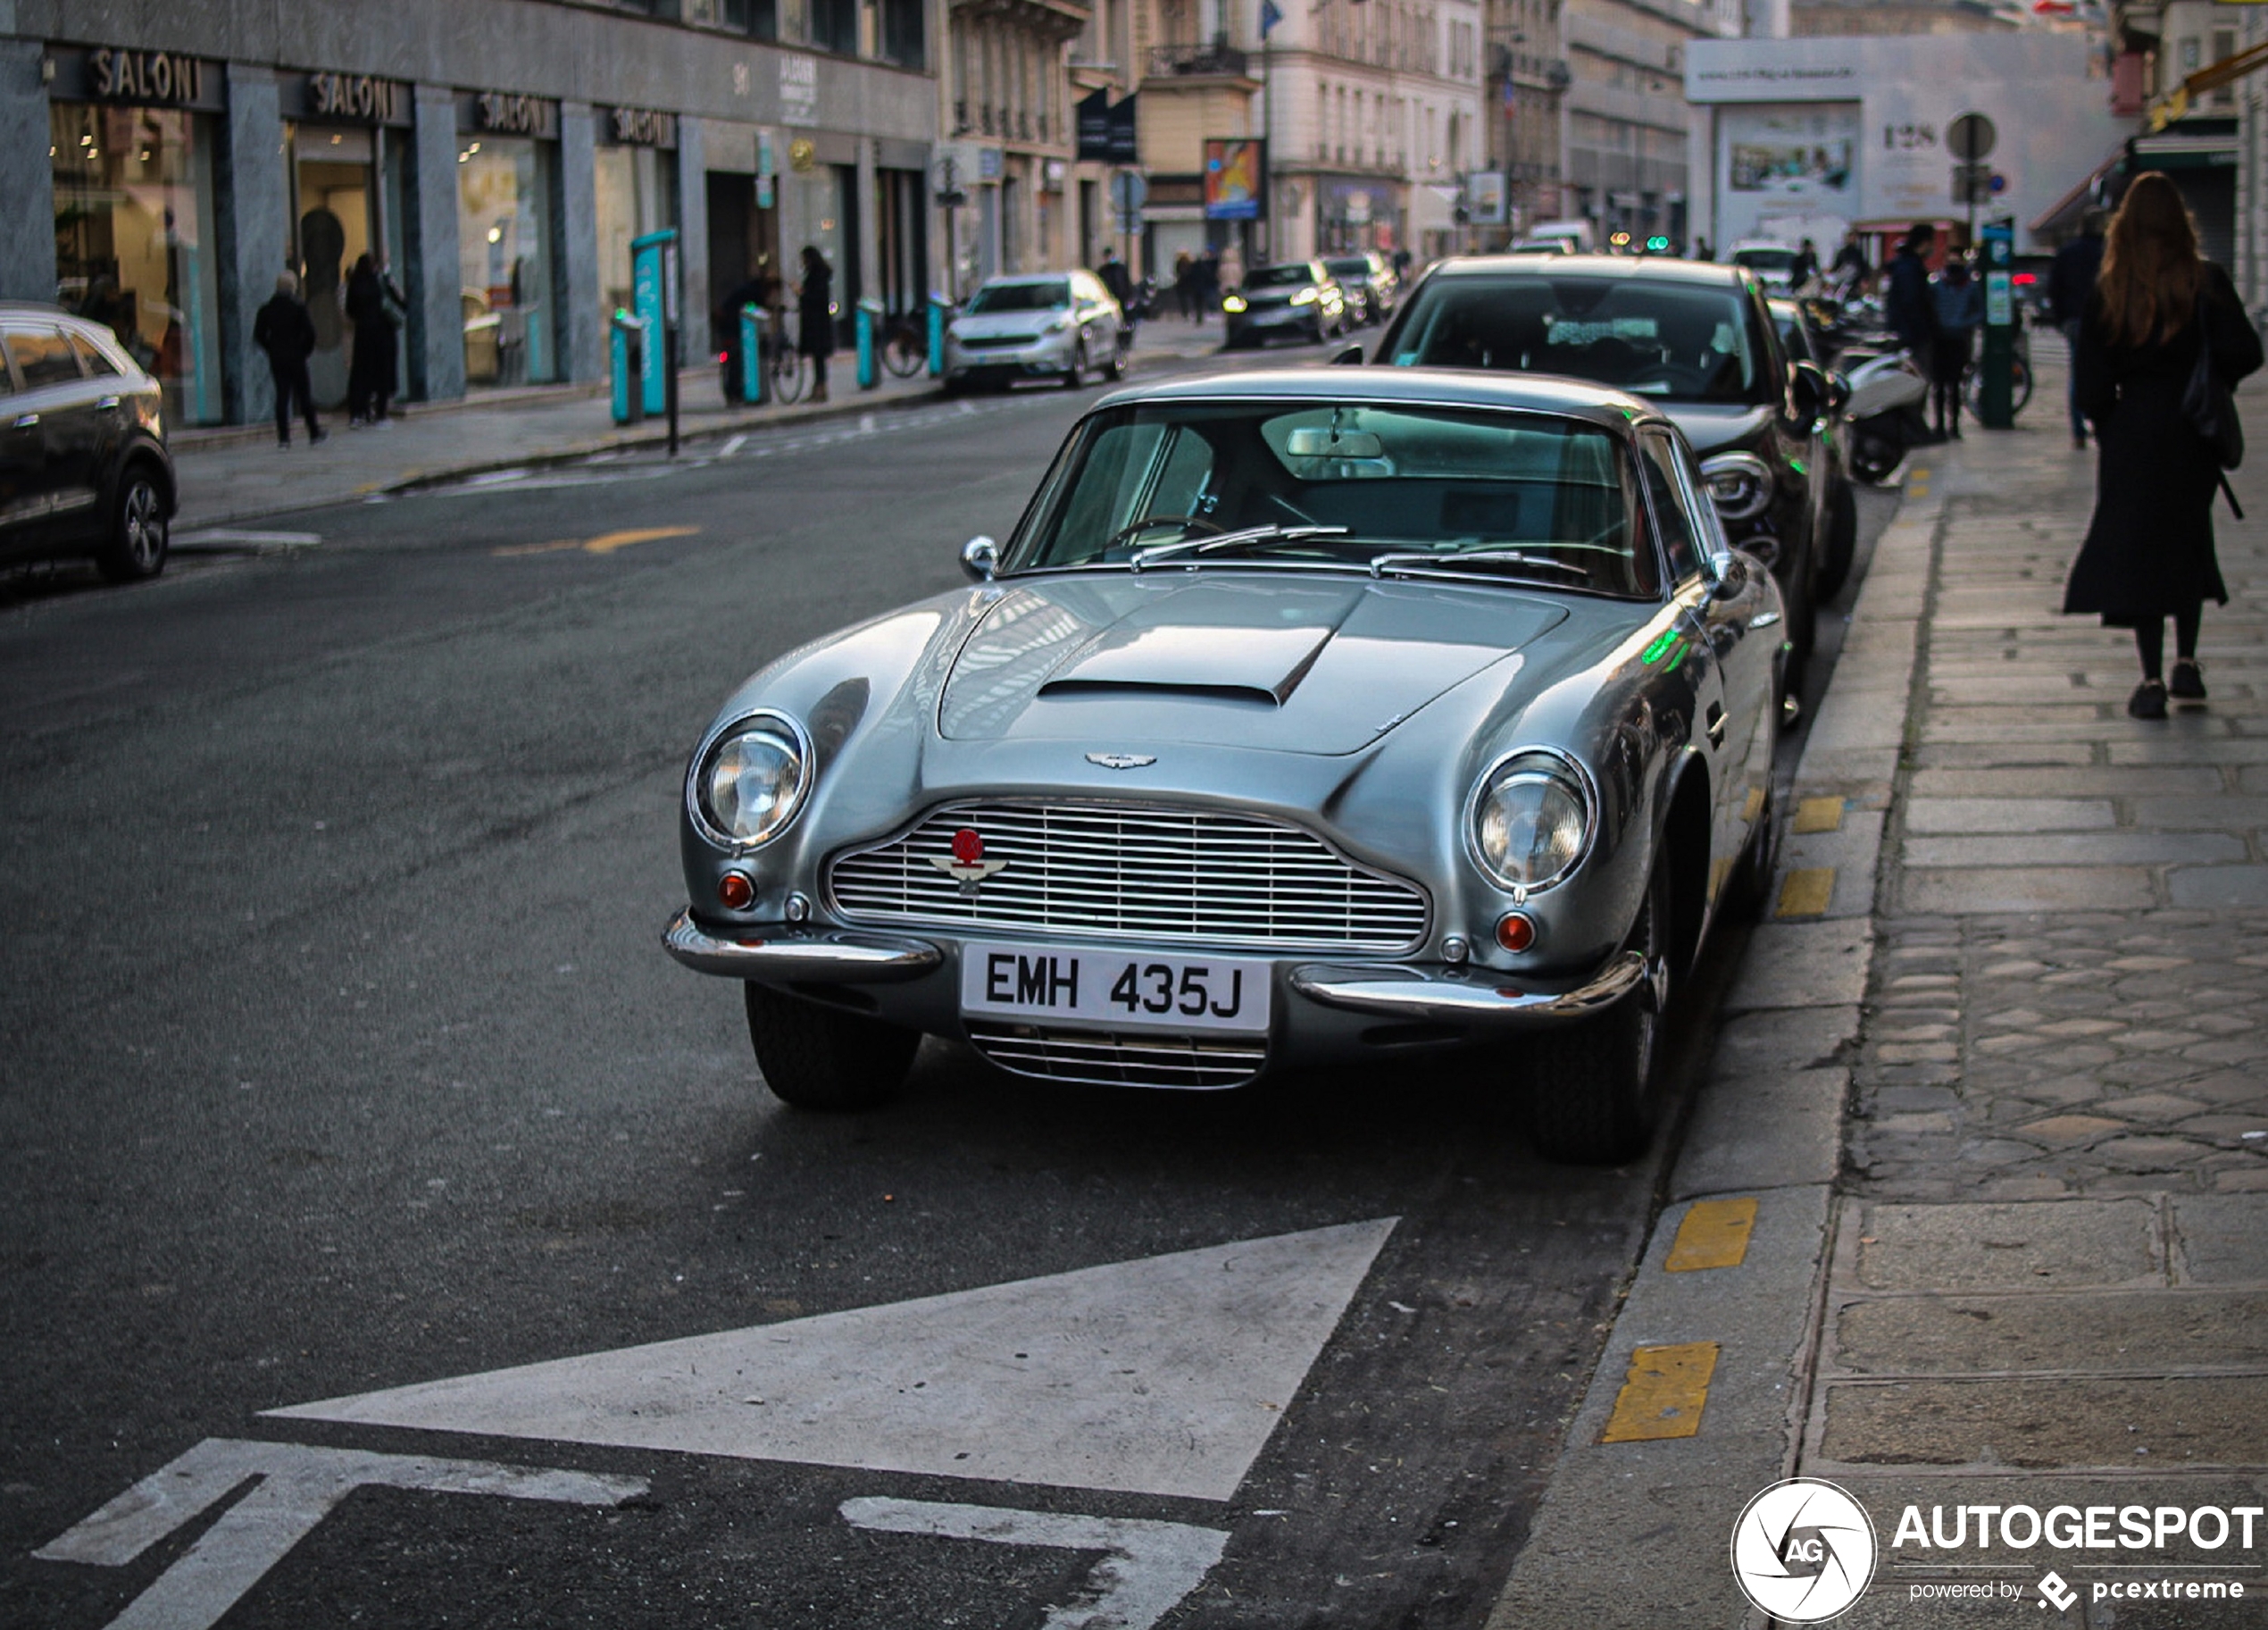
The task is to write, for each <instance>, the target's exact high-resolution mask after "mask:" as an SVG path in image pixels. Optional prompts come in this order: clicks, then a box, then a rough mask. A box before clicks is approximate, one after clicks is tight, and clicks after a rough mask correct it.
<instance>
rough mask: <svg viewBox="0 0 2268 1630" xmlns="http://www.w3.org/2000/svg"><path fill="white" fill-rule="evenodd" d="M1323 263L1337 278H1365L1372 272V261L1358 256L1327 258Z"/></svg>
mask: <svg viewBox="0 0 2268 1630" xmlns="http://www.w3.org/2000/svg"><path fill="white" fill-rule="evenodd" d="M1323 264H1324V265H1325V266H1327V267H1329V268H1330V274H1331V276H1333V277H1335V278H1365V279H1367V278H1368V277H1369V276H1370V274H1371V263H1370V262H1368V261H1366V260H1363V259H1362V258H1361V257H1359V256H1357V257H1356V258H1355V259H1354V260H1327V261H1325V262H1324V263H1323Z"/></svg>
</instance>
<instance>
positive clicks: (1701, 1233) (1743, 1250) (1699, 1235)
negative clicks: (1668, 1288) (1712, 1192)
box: [1662, 1200, 1756, 1274]
mask: <svg viewBox="0 0 2268 1630" xmlns="http://www.w3.org/2000/svg"><path fill="white" fill-rule="evenodd" d="M1755 1225H1756V1202H1755V1200H1697V1201H1695V1202H1694V1204H1693V1205H1692V1207H1691V1208H1688V1210H1687V1212H1686V1214H1685V1220H1684V1221H1683V1222H1681V1223H1680V1224H1679V1225H1678V1237H1677V1238H1676V1239H1674V1240H1672V1241H1670V1258H1669V1260H1668V1261H1666V1262H1664V1263H1663V1265H1662V1271H1663V1273H1665V1274H1690V1273H1694V1272H1697V1270H1699V1269H1701V1268H1705V1267H1739V1266H1740V1264H1741V1263H1742V1261H1743V1260H1745V1259H1746V1258H1747V1255H1748V1233H1749V1231H1750V1230H1751V1229H1753V1228H1755Z"/></svg>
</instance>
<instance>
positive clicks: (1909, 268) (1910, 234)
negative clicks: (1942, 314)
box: [1882, 221, 1938, 371]
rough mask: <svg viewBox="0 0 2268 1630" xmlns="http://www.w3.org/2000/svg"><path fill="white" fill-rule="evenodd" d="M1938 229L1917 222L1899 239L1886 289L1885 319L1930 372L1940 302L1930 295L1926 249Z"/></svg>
mask: <svg viewBox="0 0 2268 1630" xmlns="http://www.w3.org/2000/svg"><path fill="white" fill-rule="evenodd" d="M1937 237H1938V230H1937V228H1935V227H1933V226H1931V225H1930V223H1929V222H1926V221H1921V222H1915V223H1914V226H1913V227H1912V228H1910V229H1909V230H1907V232H1906V234H1905V237H1904V238H1901V239H1899V240H1898V247H1897V254H1896V255H1892V256H1890V263H1889V268H1888V271H1887V274H1886V276H1885V279H1884V282H1885V287H1884V288H1883V291H1882V321H1883V322H1885V323H1887V324H1888V325H1889V330H1890V331H1891V332H1892V333H1894V334H1896V335H1897V341H1898V344H1899V345H1900V346H1902V347H1905V350H1906V351H1907V352H1908V353H1910V354H1911V355H1913V358H1914V361H1915V362H1916V363H1918V364H1921V366H1922V369H1923V370H1924V371H1927V370H1928V369H1929V367H1930V363H1931V361H1932V355H1933V353H1932V346H1933V343H1934V342H1935V340H1936V339H1937V337H1938V310H1937V304H1936V302H1935V300H1934V299H1932V298H1931V297H1930V266H1929V263H1928V262H1927V261H1925V260H1923V259H1922V250H1923V249H1924V248H1925V247H1928V246H1930V245H1931V244H1934V243H1935V242H1936V241H1937Z"/></svg>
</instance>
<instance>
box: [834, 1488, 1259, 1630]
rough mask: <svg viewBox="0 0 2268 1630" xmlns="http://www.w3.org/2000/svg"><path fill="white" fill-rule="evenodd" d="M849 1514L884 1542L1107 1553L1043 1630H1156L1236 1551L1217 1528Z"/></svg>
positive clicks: (1035, 1515)
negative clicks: (914, 1537) (918, 1539)
mask: <svg viewBox="0 0 2268 1630" xmlns="http://www.w3.org/2000/svg"><path fill="white" fill-rule="evenodd" d="M842 1513H843V1516H844V1517H845V1518H846V1519H847V1520H848V1521H849V1522H850V1523H851V1524H852V1525H853V1526H856V1527H860V1528H872V1529H877V1530H880V1532H882V1533H884V1534H926V1535H929V1536H931V1537H933V1538H940V1539H949V1540H985V1541H988V1542H991V1543H992V1544H995V1545H1038V1546H1046V1547H1049V1548H1052V1549H1055V1550H1058V1551H1101V1552H1103V1553H1104V1556H1103V1559H1102V1560H1101V1561H1100V1562H1097V1563H1096V1565H1095V1567H1094V1568H1093V1569H1092V1570H1091V1571H1090V1572H1089V1573H1088V1576H1087V1583H1088V1588H1087V1590H1086V1591H1084V1592H1081V1600H1080V1601H1079V1602H1078V1603H1076V1604H1075V1605H1073V1606H1071V1607H1061V1608H1050V1609H1048V1610H1047V1617H1046V1622H1045V1623H1044V1624H1043V1626H1041V1630H1149V1627H1150V1626H1152V1625H1155V1623H1157V1621H1158V1620H1159V1619H1161V1618H1163V1617H1165V1616H1166V1614H1167V1613H1169V1612H1171V1611H1172V1609H1173V1608H1174V1606H1175V1605H1176V1604H1177V1603H1178V1602H1180V1600H1181V1599H1182V1598H1183V1597H1184V1596H1187V1595H1188V1593H1189V1592H1191V1591H1193V1590H1195V1589H1197V1585H1198V1584H1200V1583H1201V1582H1202V1581H1203V1580H1204V1578H1205V1574H1206V1573H1207V1572H1208V1571H1209V1570H1210V1569H1211V1568H1212V1567H1213V1564H1214V1563H1216V1562H1218V1561H1220V1560H1221V1553H1222V1551H1224V1550H1225V1549H1227V1547H1228V1543H1229V1536H1228V1534H1225V1533H1223V1532H1222V1531H1221V1530H1220V1529H1218V1528H1196V1527H1191V1526H1189V1525H1188V1524H1186V1523H1154V1522H1145V1521H1142V1520H1140V1519H1138V1518H1135V1517H1062V1516H1057V1515H1055V1513H1052V1512H1046V1511H1004V1510H1001V1509H998V1508H997V1507H994V1506H959V1505H941V1504H938V1503H935V1502H933V1501H930V1500H845V1501H843V1504H842Z"/></svg>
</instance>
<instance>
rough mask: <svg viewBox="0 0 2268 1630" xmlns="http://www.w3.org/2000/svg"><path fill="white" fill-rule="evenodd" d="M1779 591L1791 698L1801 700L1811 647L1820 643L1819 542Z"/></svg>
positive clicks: (1808, 552)
mask: <svg viewBox="0 0 2268 1630" xmlns="http://www.w3.org/2000/svg"><path fill="white" fill-rule="evenodd" d="M1780 589H1781V591H1782V595H1783V598H1785V600H1786V602H1787V627H1788V667H1787V675H1788V694H1789V695H1790V696H1797V697H1799V696H1801V695H1803V693H1804V676H1805V674H1806V673H1809V672H1810V671H1811V653H1812V647H1813V646H1814V645H1815V644H1817V643H1818V633H1819V539H1812V546H1811V548H1807V549H1805V551H1804V558H1803V563H1802V564H1801V565H1800V566H1799V567H1798V568H1797V572H1796V573H1794V574H1792V575H1791V576H1790V578H1789V581H1787V582H1785V583H1783V584H1781V585H1780Z"/></svg>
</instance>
